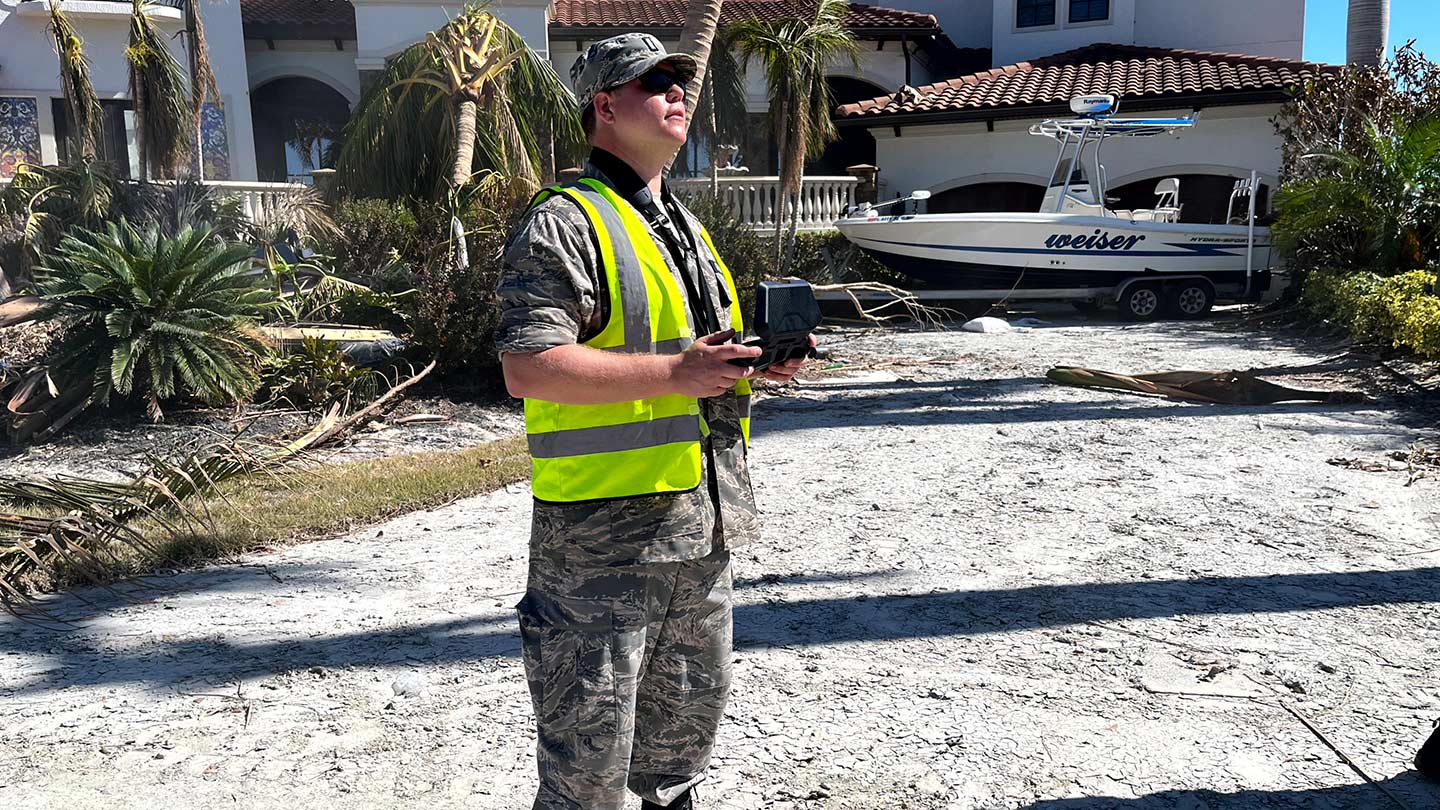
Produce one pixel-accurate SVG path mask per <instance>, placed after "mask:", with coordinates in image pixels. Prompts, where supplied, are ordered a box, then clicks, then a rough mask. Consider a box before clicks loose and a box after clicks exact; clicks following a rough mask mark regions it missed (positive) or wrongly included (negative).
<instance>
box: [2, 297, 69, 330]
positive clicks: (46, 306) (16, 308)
mask: <svg viewBox="0 0 1440 810" xmlns="http://www.w3.org/2000/svg"><path fill="white" fill-rule="evenodd" d="M59 306H60V305H59V304H57V303H56V302H54V301H47V300H45V299H44V298H41V297H40V296H38V295H21V296H17V297H15V298H11V299H10V300H8V301H0V329H4V328H5V327H7V326H18V325H19V324H22V323H28V322H30V321H39V320H44V319H45V317H46V316H48V315H49V314H50V313H52V312H54V311H55V310H56V309H57V308H58V307H59Z"/></svg>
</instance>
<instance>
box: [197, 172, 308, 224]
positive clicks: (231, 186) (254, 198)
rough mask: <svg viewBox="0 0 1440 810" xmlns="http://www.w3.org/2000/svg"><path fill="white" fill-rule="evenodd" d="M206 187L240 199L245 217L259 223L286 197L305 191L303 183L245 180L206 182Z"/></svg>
mask: <svg viewBox="0 0 1440 810" xmlns="http://www.w3.org/2000/svg"><path fill="white" fill-rule="evenodd" d="M205 185H207V186H215V187H216V188H220V189H223V190H224V191H225V193H227V194H231V195H234V196H236V197H238V198H239V199H240V204H241V206H243V207H244V209H245V216H246V217H248V218H249V219H250V221H251V222H259V221H260V220H262V219H264V218H265V215H266V214H267V213H268V212H269V211H271V210H273V209H274V208H275V207H276V206H278V205H279V204H280V201H281V200H282V199H284V197H285V195H287V194H290V193H292V192H294V191H297V190H300V189H304V188H306V186H305V185H304V184H301V183H253V182H247V181H244V180H206V181H205Z"/></svg>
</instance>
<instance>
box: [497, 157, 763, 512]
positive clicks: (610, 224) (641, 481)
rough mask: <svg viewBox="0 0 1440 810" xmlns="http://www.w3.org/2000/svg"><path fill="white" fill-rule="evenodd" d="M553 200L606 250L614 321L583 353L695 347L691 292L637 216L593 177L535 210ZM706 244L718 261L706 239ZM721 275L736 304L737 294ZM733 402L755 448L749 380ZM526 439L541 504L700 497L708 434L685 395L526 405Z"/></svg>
mask: <svg viewBox="0 0 1440 810" xmlns="http://www.w3.org/2000/svg"><path fill="white" fill-rule="evenodd" d="M553 194H562V195H564V196H565V197H567V198H568V199H570V200H571V201H573V202H574V203H576V204H577V205H578V206H579V207H580V209H581V210H582V211H583V212H584V213H585V216H586V219H588V220H589V222H590V226H591V228H592V229H593V230H594V232H595V236H596V241H597V242H598V243H599V247H600V261H601V265H602V267H601V272H603V273H604V278H605V287H606V296H607V299H608V303H609V307H608V309H607V311H608V313H609V314H608V317H607V319H606V322H605V324H604V325H603V327H602V329H601V331H600V334H598V335H596V336H595V337H593V338H591V339H589V340H586V341H585V342H584V345H587V346H590V347H591V348H595V349H600V350H602V351H618V352H631V353H643V354H676V353H679V352H682V351H684V350H685V349H686V348H687V347H688V346H690V344H691V343H693V342H694V340H695V333H694V329H693V327H692V326H691V323H690V314H689V308H688V307H687V306H686V303H685V296H684V293H683V292H682V291H681V289H680V286H679V284H678V283H677V281H676V279H675V277H674V275H673V274H672V273H671V271H670V268H669V265H667V264H666V263H665V260H664V258H663V257H662V256H661V254H660V250H659V248H658V246H657V245H656V244H655V241H654V239H653V238H652V237H651V236H650V232H649V230H648V229H647V227H646V225H645V223H644V221H643V220H642V219H641V218H640V215H639V213H638V212H637V211H636V210H635V209H634V208H633V207H632V206H631V205H630V204H629V203H628V202H626V201H624V200H623V199H621V198H620V197H619V196H618V195H617V194H615V192H614V191H613V190H611V189H610V188H609V187H608V186H605V185H604V184H603V183H600V182H599V181H597V180H593V179H590V178H585V179H582V180H581V181H580V182H579V183H577V184H575V185H572V186H567V187H563V188H553V189H548V190H547V191H546V192H542V193H541V194H540V195H537V197H536V202H537V203H538V202H540V201H542V200H544V199H546V198H547V197H549V196H551V195H553ZM705 243H706V246H707V247H709V248H710V250H711V252H712V253H713V251H714V246H713V244H711V243H710V239H709V236H708V235H706V236H705ZM715 259H716V263H717V264H719V258H718V256H716V257H715ZM721 267H722V268H723V265H721ZM724 273H725V279H726V284H727V286H728V287H729V288H730V289H729V292H730V295H731V299H732V301H733V300H734V299H735V297H736V296H735V289H734V286H735V285H734V282H733V280H731V279H730V276H729V271H728V270H725V271H724ZM738 313H739V308H738V307H737V306H734V305H732V307H731V317H732V318H733V319H734V324H735V326H736V328H737V329H739V328H742V327H743V324H742V323H741V321H740V320H739V319H738ZM742 385H743V390H741V389H742ZM736 393H737V394H742V395H743V396H744V398H743V400H742V405H741V408H742V416H743V417H744V418H743V419H742V426H743V432H744V434H745V436H746V439H747V441H748V437H749V404H748V401H749V394H750V386H749V383H748V381H743V380H742V381H740V384H737V386H736ZM525 430H526V433H527V434H528V439H529V444H530V455H531V459H532V464H533V467H534V474H533V475H532V477H531V488H532V490H533V491H534V493H535V497H536V498H537V499H539V500H542V501H553V502H562V503H570V502H577V501H589V500H605V499H610V498H624V497H631V496H635V495H652V494H659V493H665V492H680V491H686V490H691V489H694V488H696V487H697V486H699V485H700V483H701V472H702V465H701V444H700V441H701V438H702V437H703V436H704V435H705V434H707V433H708V432H709V430H708V426H707V425H705V423H704V419H702V418H701V415H700V403H699V401H698V400H695V399H692V398H690V397H686V396H684V395H680V394H669V395H665V396H660V397H655V398H653V399H645V400H636V401H631V402H616V403H607V404H603V405H564V404H561V403H556V402H548V401H545V400H537V399H527V400H525Z"/></svg>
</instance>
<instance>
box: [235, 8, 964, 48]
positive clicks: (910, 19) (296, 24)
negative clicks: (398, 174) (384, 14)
mask: <svg viewBox="0 0 1440 810" xmlns="http://www.w3.org/2000/svg"><path fill="white" fill-rule="evenodd" d="M810 5H811V4H810V3H808V2H807V1H806V0H728V1H727V2H726V3H725V4H724V5H723V6H722V7H721V9H722V10H721V18H720V21H721V24H722V25H728V24H730V23H732V22H736V21H737V20H742V19H762V20H775V19H780V18H781V17H785V16H788V15H793V14H795V13H796V12H797V11H804V10H805V9H807V7H810ZM686 6H687V2H686V0H556V2H555V6H554V14H553V16H552V17H551V27H552V29H555V30H558V31H561V32H563V31H565V30H567V29H569V30H570V31H572V32H583V31H585V30H586V29H592V28H641V29H655V28H677V29H678V28H680V27H681V26H683V25H684V24H685V11H686ZM240 15H241V19H242V20H243V22H244V24H245V25H246V26H247V27H251V28H253V29H254V30H256V31H260V32H262V33H263V32H265V31H266V30H268V31H270V32H272V33H275V32H278V33H284V32H287V31H288V32H300V31H302V30H303V29H304V28H306V27H307V26H322V27H324V28H326V29H327V32H326V33H325V36H326V37H328V36H331V35H332V34H333V33H334V32H348V36H347V37H346V38H348V39H354V38H355V33H354V32H355V7H354V6H352V5H350V0H241V2H240ZM845 22H846V24H847V25H848V26H849V27H850V28H852V29H897V30H906V31H925V32H938V31H939V30H940V27H939V24H938V23H936V22H935V18H934V17H933V16H931V15H929V14H917V13H915V12H913V11H899V10H897V9H892V8H884V7H881V6H871V5H865V4H861V3H851V4H850V9H849V11H848V12H847V13H846V15H845Z"/></svg>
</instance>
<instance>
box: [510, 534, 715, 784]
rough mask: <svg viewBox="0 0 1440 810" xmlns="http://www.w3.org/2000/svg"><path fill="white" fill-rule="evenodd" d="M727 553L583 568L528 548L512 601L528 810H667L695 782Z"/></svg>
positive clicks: (711, 731) (704, 755) (711, 700)
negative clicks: (532, 756) (533, 742)
mask: <svg viewBox="0 0 1440 810" xmlns="http://www.w3.org/2000/svg"><path fill="white" fill-rule="evenodd" d="M730 597H731V579H730V554H729V552H728V551H719V552H715V553H712V554H710V555H709V556H707V557H703V558H701V559H698V560H691V561H686V562H668V563H643V564H634V565H623V566H586V565H583V564H580V565H577V564H575V563H574V561H573V560H572V561H567V560H566V559H565V556H564V555H563V554H551V553H546V552H543V551H537V550H535V549H533V548H532V552H531V558H530V583H529V587H528V589H527V591H526V594H525V598H524V599H522V600H521V601H520V604H519V605H518V606H517V611H518V612H519V614H520V635H521V638H522V640H523V643H524V657H525V674H526V677H527V679H528V680H529V683H530V695H531V698H532V700H533V702H534V706H535V719H536V725H537V728H538V731H539V740H538V743H537V747H536V759H537V761H538V765H539V771H540V789H539V792H538V794H537V796H536V798H535V804H534V808H535V810H621V808H622V807H623V806H624V803H625V790H626V788H627V787H628V788H629V789H630V790H632V791H634V792H635V793H636V794H638V795H640V796H641V797H643V798H645V799H649V800H650V801H653V802H656V803H659V804H662V805H663V804H668V803H669V802H670V801H671V800H673V799H674V798H675V797H676V796H678V795H680V794H681V793H683V792H684V791H685V790H686V789H687V788H689V787H690V786H691V785H694V784H695V783H697V782H699V781H700V780H701V779H703V778H704V771H705V768H706V766H707V765H708V764H709V762H710V751H711V748H712V747H713V745H714V742H715V729H716V727H717V726H718V725H719V723H720V718H721V716H722V715H723V714H724V710H725V699H726V697H727V695H728V693H729V689H730V669H731V664H730V652H731V618H730Z"/></svg>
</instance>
